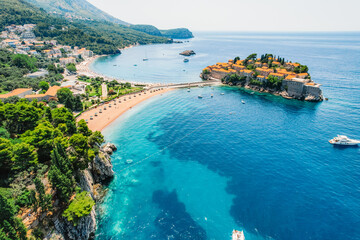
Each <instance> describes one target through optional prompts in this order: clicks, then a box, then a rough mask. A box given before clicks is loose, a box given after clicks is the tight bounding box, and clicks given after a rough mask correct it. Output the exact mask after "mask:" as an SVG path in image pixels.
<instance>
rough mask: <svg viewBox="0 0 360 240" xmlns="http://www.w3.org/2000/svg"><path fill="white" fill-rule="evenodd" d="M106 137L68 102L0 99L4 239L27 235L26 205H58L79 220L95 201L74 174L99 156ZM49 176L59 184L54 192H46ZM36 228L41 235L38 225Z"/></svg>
mask: <svg viewBox="0 0 360 240" xmlns="http://www.w3.org/2000/svg"><path fill="white" fill-rule="evenodd" d="M103 141H104V137H103V136H102V135H101V133H100V132H92V131H91V130H89V128H88V127H87V124H86V123H85V121H84V120H82V121H80V122H78V123H76V121H75V119H74V116H73V114H72V112H71V111H69V110H68V109H67V108H55V109H50V108H49V107H46V106H45V105H44V104H41V103H38V102H37V101H33V102H28V101H27V100H25V99H20V100H19V101H18V102H17V103H6V104H4V103H2V102H1V101H0V239H26V236H25V235H26V228H25V226H24V225H23V223H22V222H21V220H20V219H19V218H18V217H17V213H18V212H19V211H20V212H21V211H22V209H24V208H25V209H34V210H35V211H37V212H39V211H40V213H46V212H49V211H55V209H54V208H56V211H62V212H63V215H64V216H65V217H67V218H68V220H69V221H72V222H73V223H74V224H76V221H77V219H79V218H80V217H81V216H84V215H87V214H88V213H89V210H91V208H92V206H93V205H94V201H93V200H92V199H91V198H90V197H89V196H88V195H87V193H86V192H82V193H81V191H80V190H79V187H77V180H76V177H75V176H76V173H77V172H78V171H80V170H83V169H85V168H86V167H87V166H88V163H89V162H91V161H92V160H93V159H94V157H95V155H96V154H97V153H98V152H99V146H100V145H101V144H102V143H103ZM46 176H47V177H46ZM46 179H48V181H49V183H50V186H51V188H52V189H54V190H56V195H55V198H53V197H52V195H50V194H47V193H46V186H44V184H43V182H44V181H47V180H46ZM31 185H35V189H33V188H31V187H30V186H31ZM75 194H76V197H75V199H74V200H73V201H70V197H71V196H73V195H75ZM55 199H58V200H59V203H56V204H55V202H54V200H55ZM84 203H86V204H84ZM34 234H35V235H36V234H38V235H40V236H41V232H39V231H37V229H35V231H34ZM36 237H37V236H36ZM36 239H38V238H36Z"/></svg>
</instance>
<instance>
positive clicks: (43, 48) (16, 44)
mask: <svg viewBox="0 0 360 240" xmlns="http://www.w3.org/2000/svg"><path fill="white" fill-rule="evenodd" d="M35 27H36V24H25V25H10V26H6V27H5V30H4V31H2V32H1V34H0V39H3V40H2V41H1V42H0V47H1V48H8V49H9V50H11V51H13V53H16V54H29V55H33V56H37V55H44V56H46V57H47V58H49V59H55V60H56V62H58V63H59V64H60V65H62V66H66V64H69V63H74V64H75V63H76V62H77V61H79V60H83V59H87V58H89V57H92V56H93V55H94V53H93V52H92V51H90V50H87V49H86V48H79V47H77V46H64V45H59V44H58V43H57V41H56V40H45V41H41V40H37V39H36V36H35V34H34V32H33V30H34V28H35Z"/></svg>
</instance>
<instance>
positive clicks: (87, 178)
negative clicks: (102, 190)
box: [79, 168, 94, 198]
mask: <svg viewBox="0 0 360 240" xmlns="http://www.w3.org/2000/svg"><path fill="white" fill-rule="evenodd" d="M79 185H80V187H81V190H83V191H87V192H89V193H90V194H91V197H92V198H94V196H93V191H94V188H93V185H94V178H93V174H92V172H91V170H90V169H89V168H87V169H85V170H84V171H82V172H81V173H80V181H79Z"/></svg>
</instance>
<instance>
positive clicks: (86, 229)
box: [54, 207, 96, 240]
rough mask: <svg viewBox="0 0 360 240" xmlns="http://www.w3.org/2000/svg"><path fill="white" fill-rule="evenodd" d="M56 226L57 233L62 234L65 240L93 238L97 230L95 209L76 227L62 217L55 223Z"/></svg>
mask: <svg viewBox="0 0 360 240" xmlns="http://www.w3.org/2000/svg"><path fill="white" fill-rule="evenodd" d="M54 226H55V229H56V231H57V232H59V233H61V235H62V236H63V237H64V239H71V240H73V239H74V240H75V239H76V240H87V239H89V238H91V237H93V235H94V233H95V229H96V213H95V207H93V208H92V210H91V212H90V214H89V215H87V216H84V217H82V218H81V219H80V220H79V222H78V223H77V224H76V226H74V225H73V224H72V223H71V222H69V221H68V220H67V219H66V218H64V217H62V216H61V217H58V218H57V219H56V220H55V221H54ZM55 239H61V238H55Z"/></svg>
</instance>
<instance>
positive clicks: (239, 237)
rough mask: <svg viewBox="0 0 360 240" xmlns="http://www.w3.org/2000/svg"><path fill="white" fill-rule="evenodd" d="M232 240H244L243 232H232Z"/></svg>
mask: <svg viewBox="0 0 360 240" xmlns="http://www.w3.org/2000/svg"><path fill="white" fill-rule="evenodd" d="M232 240H245V235H244V232H243V231H238V230H233V232H232Z"/></svg>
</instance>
